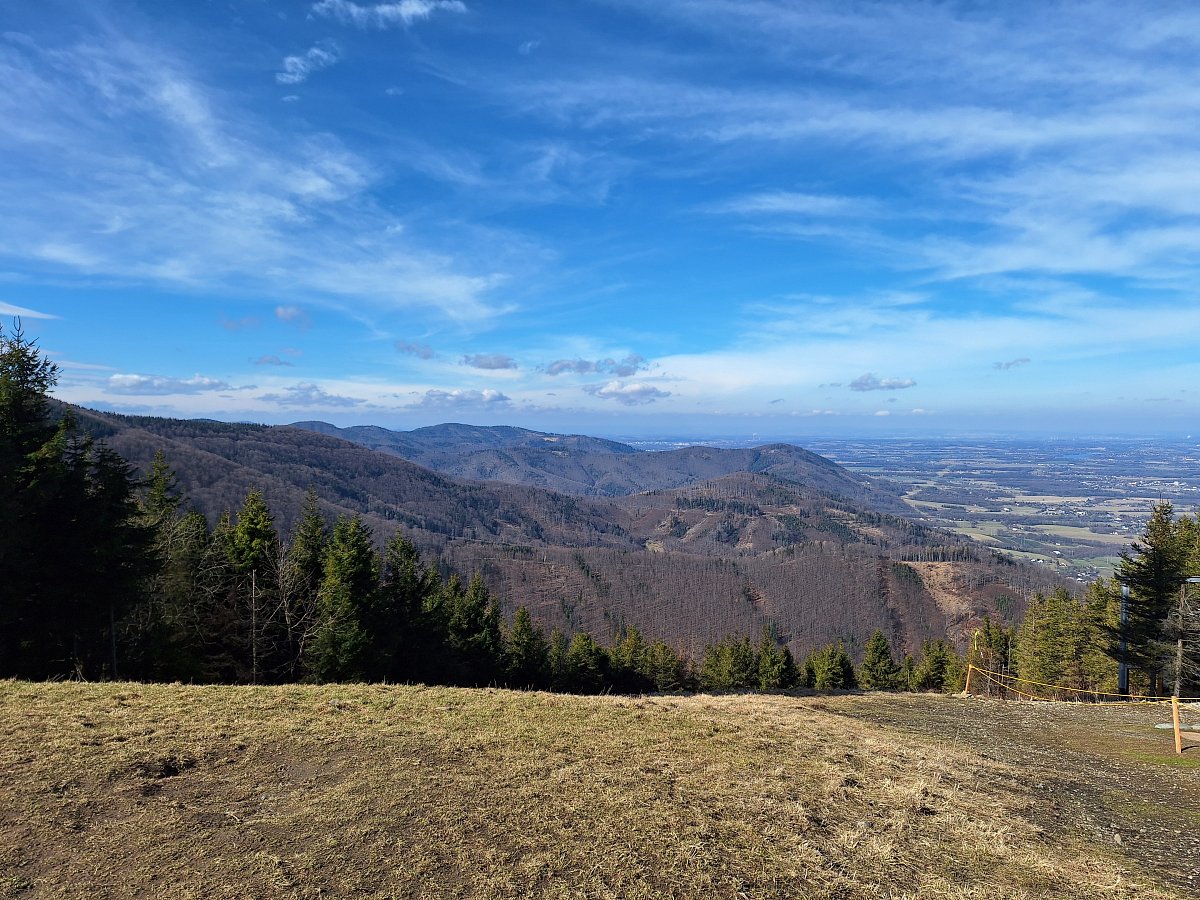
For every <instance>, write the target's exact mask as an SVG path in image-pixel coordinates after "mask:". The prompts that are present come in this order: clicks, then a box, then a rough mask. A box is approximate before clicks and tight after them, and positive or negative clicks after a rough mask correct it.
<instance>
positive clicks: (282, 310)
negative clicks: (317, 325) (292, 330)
mask: <svg viewBox="0 0 1200 900" xmlns="http://www.w3.org/2000/svg"><path fill="white" fill-rule="evenodd" d="M275 318H277V319H278V320H279V321H280V322H287V323H288V324H289V325H295V326H296V327H297V328H301V329H305V328H308V327H310V326H311V325H312V320H311V319H310V318H309V317H308V313H307V312H306V311H305V310H304V309H302V308H301V307H299V306H277V307H275Z"/></svg>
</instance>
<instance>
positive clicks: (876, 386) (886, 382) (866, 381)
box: [850, 372, 916, 391]
mask: <svg viewBox="0 0 1200 900" xmlns="http://www.w3.org/2000/svg"><path fill="white" fill-rule="evenodd" d="M915 385H916V382H915V381H913V380H912V379H911V378H880V377H878V376H877V375H875V374H873V373H871V372H867V373H866V374H865V375H859V376H858V377H857V378H855V379H854V380H853V381H851V382H850V390H852V391H901V390H904V389H905V388H910V387H913V386H915Z"/></svg>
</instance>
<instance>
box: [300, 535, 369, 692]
mask: <svg viewBox="0 0 1200 900" xmlns="http://www.w3.org/2000/svg"><path fill="white" fill-rule="evenodd" d="M377 563H378V560H377V558H376V555H375V549H374V547H373V546H372V544H371V530H370V529H369V528H368V527H367V526H366V525H365V524H363V521H362V519H360V518H359V517H358V516H354V517H352V518H348V517H346V516H341V517H339V518H338V520H337V523H336V524H335V525H334V526H333V536H332V538H331V539H330V541H329V547H328V548H327V549H326V551H325V571H324V574H323V576H322V578H321V587H320V589H319V590H318V591H317V615H318V622H317V627H316V630H315V634H314V635H313V640H312V643H311V662H310V664H309V669H310V671H311V672H312V674H313V675H314V676H315V677H316V678H318V679H320V680H321V681H361V680H363V679H364V678H366V677H367V670H368V667H369V654H370V649H371V636H370V634H369V632H368V631H367V627H366V618H367V615H368V610H369V609H370V606H371V603H372V597H373V594H374V593H375V591H376V589H377V588H378V584H379V575H378V565H377Z"/></svg>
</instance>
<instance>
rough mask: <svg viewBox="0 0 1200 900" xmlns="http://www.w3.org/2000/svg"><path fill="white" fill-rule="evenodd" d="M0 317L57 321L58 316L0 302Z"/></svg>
mask: <svg viewBox="0 0 1200 900" xmlns="http://www.w3.org/2000/svg"><path fill="white" fill-rule="evenodd" d="M0 316H16V317H17V318H19V319H57V318H58V316H54V315H51V314H50V313H44V312H38V311H37V310H36V309H27V308H26V307H24V306H17V305H16V304H14V303H5V302H4V301H3V300H0Z"/></svg>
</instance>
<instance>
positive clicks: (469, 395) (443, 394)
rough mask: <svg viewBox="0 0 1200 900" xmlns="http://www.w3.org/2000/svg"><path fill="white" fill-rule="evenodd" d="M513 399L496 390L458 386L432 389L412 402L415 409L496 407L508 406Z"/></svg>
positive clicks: (411, 406)
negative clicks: (478, 389)
mask: <svg viewBox="0 0 1200 900" xmlns="http://www.w3.org/2000/svg"><path fill="white" fill-rule="evenodd" d="M511 402H512V401H511V400H509V398H508V397H507V396H505V395H504V394H502V393H501V392H500V391H496V390H491V389H488V390H484V391H475V390H464V389H461V388H456V389H454V390H450V391H444V390H440V389H432V390H428V391H426V392H425V394H424V396H422V397H421V399H420V400H419V401H417V402H416V403H413V404H410V408H413V409H496V408H500V407H505V406H508V405H509V404H510V403H511Z"/></svg>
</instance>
